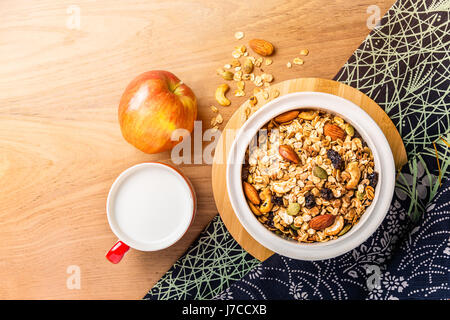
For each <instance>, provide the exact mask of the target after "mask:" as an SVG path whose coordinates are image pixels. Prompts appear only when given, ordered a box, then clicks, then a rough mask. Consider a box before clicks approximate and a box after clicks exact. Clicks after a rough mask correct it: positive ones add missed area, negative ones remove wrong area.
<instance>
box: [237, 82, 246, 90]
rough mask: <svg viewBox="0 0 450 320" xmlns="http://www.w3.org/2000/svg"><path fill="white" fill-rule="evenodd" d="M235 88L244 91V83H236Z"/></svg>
mask: <svg viewBox="0 0 450 320" xmlns="http://www.w3.org/2000/svg"><path fill="white" fill-rule="evenodd" d="M236 85H237V87H238V89H239V90H244V89H245V82H244V81H238V82H237V83H236Z"/></svg>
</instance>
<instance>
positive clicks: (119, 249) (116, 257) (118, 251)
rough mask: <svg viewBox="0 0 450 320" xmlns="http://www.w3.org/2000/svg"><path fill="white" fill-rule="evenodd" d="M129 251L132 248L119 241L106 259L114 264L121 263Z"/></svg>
mask: <svg viewBox="0 0 450 320" xmlns="http://www.w3.org/2000/svg"><path fill="white" fill-rule="evenodd" d="M129 249H130V247H129V246H128V245H126V244H125V243H123V242H122V241H120V240H119V241H117V242H116V243H115V244H114V245H113V247H112V248H111V249H110V250H109V251H108V253H107V254H106V259H108V260H109V261H111V262H112V263H114V264H116V263H119V262H120V260H122V258H123V256H124V255H125V253H127V251H128V250H129Z"/></svg>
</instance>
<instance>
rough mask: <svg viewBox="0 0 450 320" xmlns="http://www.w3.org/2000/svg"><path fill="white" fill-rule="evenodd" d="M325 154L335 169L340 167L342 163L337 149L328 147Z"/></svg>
mask: <svg viewBox="0 0 450 320" xmlns="http://www.w3.org/2000/svg"><path fill="white" fill-rule="evenodd" d="M327 156H328V159H330V160H331V163H332V164H333V167H334V168H335V169H342V167H343V164H344V163H343V161H342V158H341V156H340V155H339V153H338V152H337V151H334V150H333V149H328V151H327Z"/></svg>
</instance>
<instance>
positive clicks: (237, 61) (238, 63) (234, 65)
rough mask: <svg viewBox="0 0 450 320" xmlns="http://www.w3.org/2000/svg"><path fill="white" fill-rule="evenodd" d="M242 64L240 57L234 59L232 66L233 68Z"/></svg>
mask: <svg viewBox="0 0 450 320" xmlns="http://www.w3.org/2000/svg"><path fill="white" fill-rule="evenodd" d="M240 65H241V62H240V61H239V60H238V59H233V61H231V66H232V67H233V68H235V67H239V66H240Z"/></svg>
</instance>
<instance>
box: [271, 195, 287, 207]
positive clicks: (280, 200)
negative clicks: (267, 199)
mask: <svg viewBox="0 0 450 320" xmlns="http://www.w3.org/2000/svg"><path fill="white" fill-rule="evenodd" d="M272 202H273V204H275V205H277V206H279V207H281V206H283V205H284V202H283V197H272Z"/></svg>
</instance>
